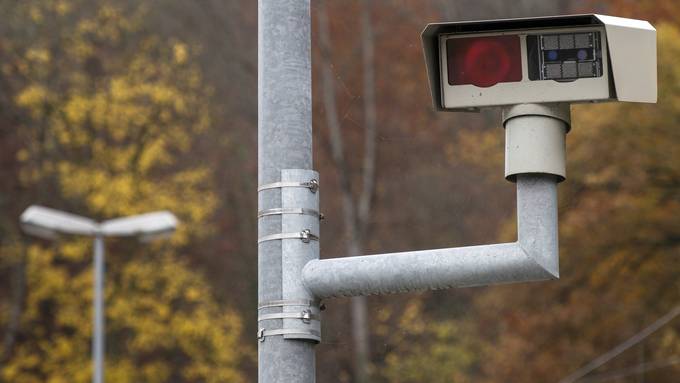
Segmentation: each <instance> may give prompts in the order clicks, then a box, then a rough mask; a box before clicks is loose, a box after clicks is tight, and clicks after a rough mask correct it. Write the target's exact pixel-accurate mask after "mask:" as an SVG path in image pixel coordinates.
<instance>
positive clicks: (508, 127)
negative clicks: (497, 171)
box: [503, 104, 570, 182]
mask: <svg viewBox="0 0 680 383" xmlns="http://www.w3.org/2000/svg"><path fill="white" fill-rule="evenodd" d="M569 115H570V113H569V104H548V105H543V104H521V105H514V106H511V107H507V108H505V109H504V110H503V126H504V127H505V178H506V179H508V180H509V181H512V182H515V181H516V176H517V175H518V174H552V175H555V176H557V177H558V181H560V182H561V181H564V179H566V177H567V170H566V134H567V132H568V131H569V124H570V117H569Z"/></svg>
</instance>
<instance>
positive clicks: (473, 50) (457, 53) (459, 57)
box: [446, 36, 522, 88]
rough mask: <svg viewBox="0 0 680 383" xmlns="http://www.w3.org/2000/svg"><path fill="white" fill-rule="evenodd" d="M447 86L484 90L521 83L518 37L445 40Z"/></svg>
mask: <svg viewBox="0 0 680 383" xmlns="http://www.w3.org/2000/svg"><path fill="white" fill-rule="evenodd" d="M446 57H447V66H448V68H447V69H448V74H449V85H467V84H472V85H476V86H478V87H482V88H488V87H490V86H493V85H496V84H498V83H501V82H517V81H522V52H521V48H520V41H519V36H488V37H467V38H465V37H464V38H452V39H448V40H447V41H446Z"/></svg>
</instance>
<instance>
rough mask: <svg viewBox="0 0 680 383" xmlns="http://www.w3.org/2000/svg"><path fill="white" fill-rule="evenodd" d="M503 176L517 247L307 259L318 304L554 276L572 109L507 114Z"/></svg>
mask: <svg viewBox="0 0 680 383" xmlns="http://www.w3.org/2000/svg"><path fill="white" fill-rule="evenodd" d="M503 120H504V126H505V129H506V177H507V178H508V179H509V180H511V181H514V182H516V183H517V233H518V238H517V241H516V242H512V243H501V244H494V245H483V246H468V247H456V248H446V249H435V250H421V251H409V252H401V253H389V254H376V255H367V256H352V257H345V258H335V259H324V260H312V261H310V262H308V263H307V264H306V265H305V267H304V268H303V269H302V279H303V283H304V285H305V287H306V288H307V289H308V290H309V291H310V292H311V294H312V295H313V296H315V297H316V298H319V299H321V298H331V297H340V296H356V295H374V294H390V293H401V292H408V291H419V290H432V289H434V290H436V289H445V288H451V287H467V286H480V285H491V284H501V283H514V282H528V281H540V280H548V279H555V278H558V277H559V253H558V239H557V238H558V231H557V183H558V182H560V181H562V180H564V177H565V172H564V169H565V166H564V162H565V161H564V153H565V150H564V142H565V135H566V132H567V131H568V130H569V105H568V104H558V105H531V104H524V105H518V106H513V107H508V108H505V109H504V111H503Z"/></svg>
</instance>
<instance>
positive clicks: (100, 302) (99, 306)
mask: <svg viewBox="0 0 680 383" xmlns="http://www.w3.org/2000/svg"><path fill="white" fill-rule="evenodd" d="M104 342H105V340H104V238H103V237H102V236H101V234H97V235H96V236H95V237H94V336H93V338H92V361H93V364H94V365H93V367H94V371H93V373H92V382H94V383H104Z"/></svg>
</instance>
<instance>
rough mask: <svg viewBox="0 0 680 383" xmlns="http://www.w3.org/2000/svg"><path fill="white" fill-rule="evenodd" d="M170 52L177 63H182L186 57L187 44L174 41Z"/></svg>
mask: <svg viewBox="0 0 680 383" xmlns="http://www.w3.org/2000/svg"><path fill="white" fill-rule="evenodd" d="M172 52H173V54H174V56H175V62H176V63H177V64H184V63H185V62H186V61H187V58H188V56H189V55H188V52H187V46H186V44H183V43H179V42H178V43H175V44H174V45H173V46H172Z"/></svg>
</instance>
